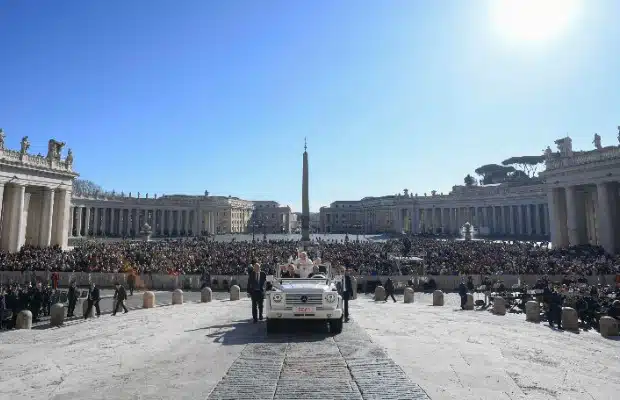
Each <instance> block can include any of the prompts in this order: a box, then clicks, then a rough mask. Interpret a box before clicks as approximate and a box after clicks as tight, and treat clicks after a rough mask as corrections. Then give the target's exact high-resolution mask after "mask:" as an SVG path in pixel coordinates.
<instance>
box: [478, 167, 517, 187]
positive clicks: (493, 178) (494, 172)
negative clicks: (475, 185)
mask: <svg viewBox="0 0 620 400" xmlns="http://www.w3.org/2000/svg"><path fill="white" fill-rule="evenodd" d="M514 171H515V169H514V167H505V166H503V165H499V164H486V165H483V166H481V167H478V168H476V170H475V171H474V172H475V173H476V174H478V175H480V176H481V177H482V183H483V184H485V185H489V184H492V183H500V182H504V181H505V180H506V178H507V177H508V174H510V173H512V172H514Z"/></svg>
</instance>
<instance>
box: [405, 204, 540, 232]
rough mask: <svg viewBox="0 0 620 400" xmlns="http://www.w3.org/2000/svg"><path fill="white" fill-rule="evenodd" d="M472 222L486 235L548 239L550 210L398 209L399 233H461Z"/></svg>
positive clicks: (518, 207)
mask: <svg viewBox="0 0 620 400" xmlns="http://www.w3.org/2000/svg"><path fill="white" fill-rule="evenodd" d="M466 222H469V223H471V224H472V225H473V226H474V228H475V229H477V230H478V232H479V233H480V234H483V235H514V236H537V237H541V236H547V235H549V234H550V221H549V209H548V206H547V204H545V203H536V204H513V205H498V206H483V207H480V206H475V207H467V206H466V207H441V206H438V207H435V206H433V207H415V208H409V209H407V208H399V209H398V210H397V212H396V216H395V219H394V227H395V229H396V230H397V231H403V230H405V231H410V232H413V233H445V234H458V233H460V230H461V228H462V227H463V225H464V224H465V223H466Z"/></svg>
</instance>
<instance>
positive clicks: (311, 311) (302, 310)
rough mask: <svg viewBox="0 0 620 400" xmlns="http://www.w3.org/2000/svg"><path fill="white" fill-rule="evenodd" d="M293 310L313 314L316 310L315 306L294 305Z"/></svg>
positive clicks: (298, 312)
mask: <svg viewBox="0 0 620 400" xmlns="http://www.w3.org/2000/svg"><path fill="white" fill-rule="evenodd" d="M293 312H294V313H296V314H311V313H313V312H314V307H293Z"/></svg>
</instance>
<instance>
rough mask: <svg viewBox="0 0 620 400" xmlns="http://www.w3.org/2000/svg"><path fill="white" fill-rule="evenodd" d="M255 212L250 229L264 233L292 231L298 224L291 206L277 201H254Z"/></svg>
mask: <svg viewBox="0 0 620 400" xmlns="http://www.w3.org/2000/svg"><path fill="white" fill-rule="evenodd" d="M252 203H253V204H254V212H253V214H252V218H251V220H250V221H249V225H248V231H250V232H251V231H252V230H254V231H255V232H262V233H291V232H293V231H294V229H295V227H296V224H297V217H296V215H295V214H294V213H293V211H292V210H291V207H289V206H281V205H280V204H279V203H278V202H276V201H253V202H252Z"/></svg>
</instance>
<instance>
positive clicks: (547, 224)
mask: <svg viewBox="0 0 620 400" xmlns="http://www.w3.org/2000/svg"><path fill="white" fill-rule="evenodd" d="M543 219H544V224H545V234H546V235H547V236H549V237H551V223H550V222H549V204H543Z"/></svg>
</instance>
